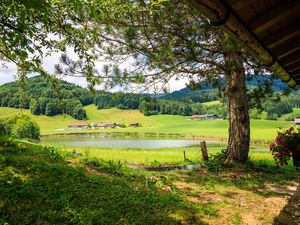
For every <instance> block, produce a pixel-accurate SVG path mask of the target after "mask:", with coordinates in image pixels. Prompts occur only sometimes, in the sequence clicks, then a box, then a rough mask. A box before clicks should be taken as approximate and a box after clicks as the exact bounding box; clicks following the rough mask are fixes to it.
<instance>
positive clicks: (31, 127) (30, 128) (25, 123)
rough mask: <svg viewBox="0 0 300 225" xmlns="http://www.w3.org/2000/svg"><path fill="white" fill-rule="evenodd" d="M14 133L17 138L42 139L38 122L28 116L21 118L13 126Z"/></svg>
mask: <svg viewBox="0 0 300 225" xmlns="http://www.w3.org/2000/svg"><path fill="white" fill-rule="evenodd" d="M11 133H12V135H13V136H14V137H17V138H30V139H35V140H39V139H40V128H39V126H38V125H37V123H36V122H34V121H33V120H31V119H30V118H29V117H28V118H19V119H18V120H17V121H16V123H15V124H14V125H13V127H12V131H11Z"/></svg>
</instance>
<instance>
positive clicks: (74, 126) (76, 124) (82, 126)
mask: <svg viewBox="0 0 300 225" xmlns="http://www.w3.org/2000/svg"><path fill="white" fill-rule="evenodd" d="M88 126H89V124H88V123H87V122H84V121H76V122H73V123H69V125H68V127H69V128H72V129H86V128H88Z"/></svg>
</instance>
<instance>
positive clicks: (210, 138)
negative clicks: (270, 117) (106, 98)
mask: <svg viewBox="0 0 300 225" xmlns="http://www.w3.org/2000/svg"><path fill="white" fill-rule="evenodd" d="M93 134H107V135H114V134H117V135H132V136H146V137H178V138H183V139H184V140H201V141H213V142H218V143H227V141H228V138H227V137H218V136H203V135H190V134H180V133H140V132H128V131H127V132H120V131H95V132H74V133H53V134H42V135H41V138H43V137H53V136H66V135H93ZM271 142H272V140H266V139H252V140H250V145H253V146H256V147H267V146H268V145H269V144H270V143H271Z"/></svg>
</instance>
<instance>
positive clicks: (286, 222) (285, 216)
mask: <svg viewBox="0 0 300 225" xmlns="http://www.w3.org/2000/svg"><path fill="white" fill-rule="evenodd" d="M299 222H300V186H299V185H298V188H297V190H296V192H295V194H294V195H293V196H292V197H291V198H290V200H289V201H288V203H287V205H286V206H285V207H284V208H283V209H282V210H281V211H280V213H279V215H278V216H277V217H276V218H275V220H274V224H275V225H298V224H299Z"/></svg>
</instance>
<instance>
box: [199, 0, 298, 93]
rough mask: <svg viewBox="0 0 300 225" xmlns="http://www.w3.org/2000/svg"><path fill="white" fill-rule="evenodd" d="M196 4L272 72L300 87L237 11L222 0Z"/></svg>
mask: <svg viewBox="0 0 300 225" xmlns="http://www.w3.org/2000/svg"><path fill="white" fill-rule="evenodd" d="M193 3H194V5H196V6H197V8H198V9H199V10H200V11H201V12H202V13H203V14H204V15H205V16H206V17H208V19H209V20H210V22H211V24H212V25H214V26H220V27H221V28H223V29H224V30H225V32H227V33H229V34H230V35H232V36H233V37H235V38H236V39H237V40H239V41H240V42H241V43H243V44H244V45H245V46H247V48H248V49H249V50H250V51H251V52H252V53H253V55H254V56H255V57H256V58H257V59H258V60H259V61H261V62H262V64H263V65H264V66H265V67H266V68H268V69H269V70H270V71H271V72H273V73H274V75H276V76H277V77H279V78H280V79H281V80H282V81H283V82H285V83H287V84H288V86H289V87H290V88H294V89H295V90H297V89H298V88H299V87H298V85H297V83H296V81H295V80H294V79H293V78H292V77H291V75H290V74H288V72H287V71H286V70H285V69H284V68H283V67H282V65H280V63H279V62H278V60H277V59H276V58H275V57H274V56H273V55H272V54H271V53H270V52H269V50H268V49H267V48H266V47H265V46H264V45H263V44H261V43H260V41H259V40H258V38H257V37H256V36H255V35H254V34H253V33H252V31H249V30H248V29H247V28H246V26H245V25H244V24H243V22H242V21H241V20H240V19H239V17H238V16H237V15H236V13H235V12H234V11H233V10H232V9H231V8H229V7H228V6H226V5H225V4H224V3H223V1H221V0H193Z"/></svg>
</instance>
